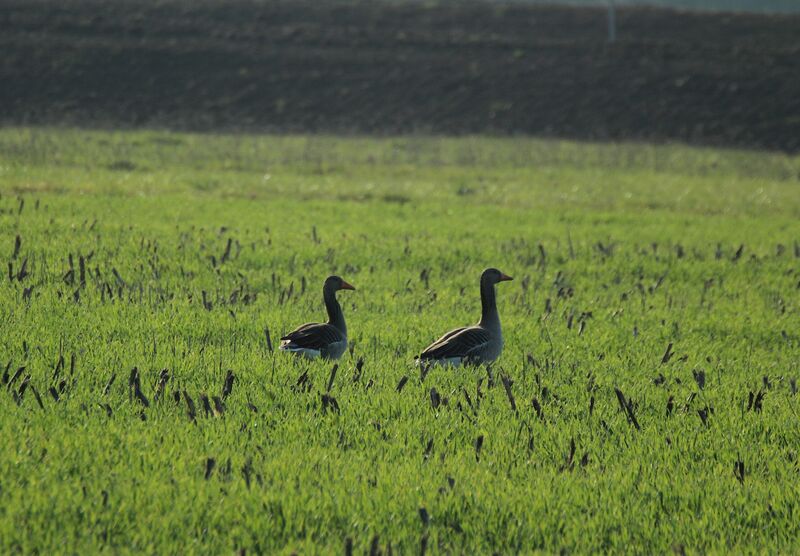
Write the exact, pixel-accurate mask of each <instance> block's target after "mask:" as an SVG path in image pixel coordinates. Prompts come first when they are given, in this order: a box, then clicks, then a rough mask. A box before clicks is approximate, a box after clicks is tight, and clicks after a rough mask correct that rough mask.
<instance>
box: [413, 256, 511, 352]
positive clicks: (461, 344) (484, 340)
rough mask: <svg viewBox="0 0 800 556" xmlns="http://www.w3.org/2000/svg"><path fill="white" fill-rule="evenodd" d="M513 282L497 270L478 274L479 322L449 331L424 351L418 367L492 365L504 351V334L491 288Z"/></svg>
mask: <svg viewBox="0 0 800 556" xmlns="http://www.w3.org/2000/svg"><path fill="white" fill-rule="evenodd" d="M506 280H512V278H511V276H507V275H506V274H503V273H502V272H500V271H499V270H497V269H496V268H487V269H486V270H484V271H483V274H481V320H480V321H479V322H478V324H476V325H475V326H469V327H466V328H456V329H455V330H451V331H450V332H448V333H447V334H445V335H444V336H442V337H441V338H439V339H438V340H436V341H435V342H433V343H432V344H431V345H429V346H428V347H427V348H425V351H423V352H422V353H421V354H420V355H419V358H418V362H419V363H420V364H440V365H453V366H456V367H457V366H459V365H461V364H462V363H465V364H466V363H473V364H482V363H491V362H492V361H494V360H495V359H497V358H498V357H499V356H500V352H501V351H503V333H502V331H501V330H500V317H499V315H498V314H497V302H496V301H495V294H494V285H495V284H497V283H498V282H505V281H506Z"/></svg>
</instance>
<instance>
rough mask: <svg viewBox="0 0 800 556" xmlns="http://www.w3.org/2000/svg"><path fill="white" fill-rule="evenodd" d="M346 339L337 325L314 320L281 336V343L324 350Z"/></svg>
mask: <svg viewBox="0 0 800 556" xmlns="http://www.w3.org/2000/svg"><path fill="white" fill-rule="evenodd" d="M344 339H345V337H344V335H343V334H342V333H341V332H340V331H339V329H338V328H336V327H335V326H333V325H330V324H328V323H321V322H312V323H308V324H304V325H303V326H300V327H298V328H297V329H295V330H293V331H291V332H289V333H288V334H287V335H286V336H284V337H282V338H281V344H282V345H285V346H292V347H298V348H303V349H315V350H322V349H325V348H326V347H328V346H329V345H331V344H334V343H336V342H341V341H342V340H344Z"/></svg>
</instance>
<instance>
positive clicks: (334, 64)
mask: <svg viewBox="0 0 800 556" xmlns="http://www.w3.org/2000/svg"><path fill="white" fill-rule="evenodd" d="M618 22H619V40H618V41H617V42H616V43H615V44H608V43H607V42H606V21H605V11H604V10H602V9H595V8H564V7H535V6H523V5H509V4H505V5H503V6H497V5H494V6H493V5H488V4H481V3H462V2H452V3H442V4H441V5H437V4H423V3H404V4H396V3H391V4H388V3H380V2H369V3H367V2H364V3H354V2H349V3H342V2H325V3H323V2H311V1H307V0H294V1H255V0H253V1H245V0H232V1H225V2H223V1H221V0H213V1H212V0H193V1H189V0H185V1H178V0H161V1H158V2H156V1H145V0H114V1H113V2H107V1H96V0H95V1H79V0H66V1H64V0H11V1H9V0H0V52H1V53H0V123H2V124H4V125H21V124H22V125H38V124H48V125H52V124H56V125H79V126H88V127H112V128H117V127H123V128H129V127H157V128H169V129H177V130H195V131H212V130H213V131H219V130H224V131H269V132H334V133H359V134H360V133H366V134H379V135H385V134H395V133H401V134H402V133H435V134H466V133H491V134H525V135H536V136H552V137H567V138H576V139H589V140H647V141H682V142H688V143H695V144H712V145H723V146H737V147H748V148H763V149H776V150H784V151H794V152H796V151H799V150H800V16H797V15H794V16H792V15H749V14H711V13H693V12H679V11H672V10H661V9H642V8H625V9H620V10H619V12H618Z"/></svg>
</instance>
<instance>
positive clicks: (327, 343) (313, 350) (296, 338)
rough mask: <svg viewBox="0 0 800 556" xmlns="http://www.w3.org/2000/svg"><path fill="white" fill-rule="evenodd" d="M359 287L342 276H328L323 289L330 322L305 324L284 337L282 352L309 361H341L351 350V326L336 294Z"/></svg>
mask: <svg viewBox="0 0 800 556" xmlns="http://www.w3.org/2000/svg"><path fill="white" fill-rule="evenodd" d="M354 289H355V288H354V287H353V286H351V285H350V284H348V283H347V282H345V281H344V280H342V279H341V278H340V277H338V276H328V278H327V279H326V280H325V285H323V286H322V299H323V300H324V301H325V308H326V309H327V310H328V322H311V323H308V324H304V325H302V326H300V327H298V328H296V329H295V330H293V331H292V332H289V333H288V334H287V335H286V336H284V337H283V338H281V347H280V350H281V351H288V352H291V353H296V354H297V355H303V356H305V357H308V358H309V359H315V358H317V357H322V358H323V359H339V358H340V357H341V356H342V354H343V353H344V351H345V350H346V349H347V326H345V323H344V314H343V313H342V308H341V306H340V305H339V302H338V301H336V292H337V291H339V290H354Z"/></svg>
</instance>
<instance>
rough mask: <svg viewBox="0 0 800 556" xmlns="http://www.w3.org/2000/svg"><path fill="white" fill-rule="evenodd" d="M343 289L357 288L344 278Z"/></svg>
mask: <svg viewBox="0 0 800 556" xmlns="http://www.w3.org/2000/svg"><path fill="white" fill-rule="evenodd" d="M342 289H343V290H355V288H354V287H353V285H352V284H348V283H347V282H345V281H344V280H342Z"/></svg>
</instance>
